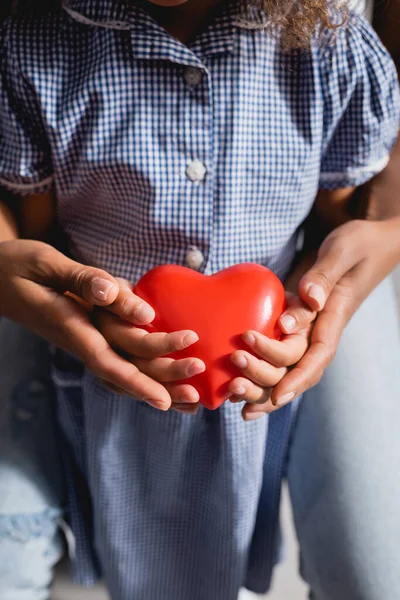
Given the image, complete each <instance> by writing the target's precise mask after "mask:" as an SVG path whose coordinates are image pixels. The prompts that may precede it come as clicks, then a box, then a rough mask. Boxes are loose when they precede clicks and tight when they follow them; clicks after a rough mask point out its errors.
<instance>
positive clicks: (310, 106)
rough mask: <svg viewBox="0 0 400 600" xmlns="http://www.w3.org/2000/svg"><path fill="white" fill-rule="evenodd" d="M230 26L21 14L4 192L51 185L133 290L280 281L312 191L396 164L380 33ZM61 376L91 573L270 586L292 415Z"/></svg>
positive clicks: (10, 56)
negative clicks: (187, 280) (313, 33)
mask: <svg viewBox="0 0 400 600" xmlns="http://www.w3.org/2000/svg"><path fill="white" fill-rule="evenodd" d="M236 12H237V11H236V10H235V8H234V3H228V4H227V5H226V7H225V8H224V9H223V10H222V11H221V13H220V14H219V15H218V16H216V17H215V19H214V21H213V22H212V23H211V24H210V25H209V27H208V28H207V29H206V30H205V31H203V32H202V33H201V34H200V35H199V36H198V37H197V38H196V39H195V40H194V42H193V43H192V44H190V45H189V47H185V46H184V45H182V44H181V43H179V42H178V41H177V40H175V39H173V38H171V37H170V36H169V35H167V33H166V32H165V31H164V30H163V29H162V28H161V27H160V26H158V25H157V24H156V23H155V22H154V21H153V20H152V19H151V18H150V16H149V15H147V14H146V12H145V10H144V9H143V7H140V6H139V5H136V4H132V3H129V2H128V3H125V2H124V1H123V0H122V1H121V2H116V1H115V0H69V1H68V2H65V4H64V8H63V9H62V10H60V11H56V12H54V14H52V15H47V16H45V17H39V16H37V17H36V16H33V17H26V18H24V19H22V18H20V19H19V20H10V21H8V22H6V24H5V26H4V28H3V31H2V41H1V44H2V46H1V88H0V95H1V99H0V102H1V105H0V111H1V112H0V180H1V182H2V183H3V184H4V185H7V186H8V187H9V188H11V189H12V190H14V191H15V192H17V193H21V194H29V193H32V192H38V191H40V190H44V189H46V188H48V187H49V186H50V185H53V186H54V187H55V190H56V192H57V197H58V202H59V220H60V223H61V225H62V227H63V229H64V230H65V232H66V234H67V236H68V240H69V250H70V252H71V253H72V255H74V256H75V257H76V258H77V259H78V260H81V261H83V262H85V263H90V264H94V265H97V266H99V267H102V268H105V269H107V270H109V271H110V272H111V273H112V274H114V275H117V276H122V277H125V278H127V279H129V280H131V281H136V280H138V279H139V277H140V276H141V275H142V274H143V273H145V272H146V271H147V270H148V269H151V268H152V267H154V266H156V265H160V264H163V263H177V264H185V261H187V260H188V256H189V255H190V252H191V250H190V248H192V247H195V248H196V249H197V250H196V251H195V256H196V257H198V256H201V257H202V259H203V264H202V265H200V264H198V267H199V268H200V269H201V270H202V271H203V272H204V273H213V272H215V271H218V270H220V269H223V268H225V267H228V266H229V265H232V264H235V263H240V262H245V261H251V262H257V263H261V264H264V265H267V266H268V267H270V268H272V269H274V270H275V271H276V272H277V273H278V275H280V276H281V277H284V276H285V274H286V273H287V271H288V269H289V267H290V263H291V261H292V259H293V255H294V252H295V247H296V238H297V231H298V228H299V225H300V224H301V222H302V221H303V220H304V218H305V217H306V215H307V213H308V212H309V210H310V208H311V205H312V203H313V199H314V197H315V194H316V192H317V190H318V188H326V189H334V188H340V187H345V186H354V185H358V184H361V183H363V182H365V181H366V180H367V179H369V178H371V177H372V176H373V175H374V174H376V173H377V172H378V171H380V170H381V169H382V168H383V167H384V166H385V164H386V162H387V160H388V153H389V151H390V148H391V145H392V143H393V140H394V137H395V135H396V133H397V129H398V112H399V98H398V86H397V80H396V74H395V71H394V68H393V65H392V63H391V61H390V59H389V58H388V56H387V54H386V53H385V51H384V50H383V49H382V47H381V46H380V44H379V42H378V41H377V39H376V37H375V35H374V34H373V33H372V31H371V30H370V29H369V27H368V25H367V24H366V23H365V22H364V21H362V20H359V19H357V18H356V17H351V18H350V21H349V23H348V25H347V26H346V27H345V28H343V29H341V30H340V31H339V32H338V37H337V41H336V43H335V44H330V45H323V46H321V45H318V44H317V43H316V44H314V45H313V46H312V48H311V50H310V51H293V52H284V51H282V50H281V49H280V47H279V44H278V43H277V41H276V40H275V39H273V38H272V37H271V36H270V35H269V34H268V33H266V32H265V31H263V30H260V29H248V28H246V27H245V26H244V24H243V23H242V21H241V20H240V18H239V17H238V15H237V14H236ZM55 362H56V363H57V369H58V370H57V371H56V375H55V378H56V381H57V383H58V406H59V417H60V423H61V427H62V431H63V436H64V440H65V456H66V465H67V471H68V474H69V478H70V483H71V485H70V497H69V516H70V523H71V526H72V529H73V532H74V534H75V539H76V561H75V567H76V572H77V575H78V578H79V580H80V581H81V582H85V583H90V582H92V581H94V580H95V578H96V576H97V575H98V574H99V573H102V574H103V576H104V577H105V578H106V580H107V583H108V586H109V588H110V590H111V593H112V597H113V598H114V599H115V600H161V599H163V600H189V599H190V600H236V598H237V593H238V589H239V588H240V586H242V585H247V586H248V587H249V588H250V589H253V590H255V591H263V590H265V589H267V587H268V585H269V582H270V577H271V571H272V567H273V564H274V562H275V561H276V559H277V552H278V537H279V536H278V526H277V523H278V508H279V498H280V484H281V478H282V473H283V471H284V464H285V457H286V452H287V446H288V440H289V435H290V426H291V411H292V408H291V407H286V408H284V409H283V410H281V411H279V412H278V413H276V414H274V415H272V416H271V417H270V418H269V419H265V420H262V421H257V422H251V423H245V422H243V421H242V419H241V416H240V409H241V407H240V406H237V405H232V404H230V403H227V404H226V405H224V406H223V407H221V408H220V409H219V410H217V411H215V412H209V411H207V410H205V409H204V410H201V411H200V412H199V414H198V415H197V416H196V417H191V416H185V415H181V414H177V413H173V412H171V413H168V414H164V413H160V412H157V411H156V410H154V409H152V408H150V407H149V406H147V405H145V404H143V403H140V402H137V401H134V400H132V399H130V398H121V397H118V396H115V395H113V394H111V393H110V392H108V391H106V390H105V388H104V387H103V386H102V385H101V383H100V382H99V381H97V380H96V379H95V378H94V377H93V376H92V375H91V374H90V373H87V372H83V373H82V369H81V368H80V366H79V365H77V364H76V363H75V362H74V361H72V359H70V358H69V357H67V356H64V355H62V354H57V355H56V358H55ZM81 384H82V385H81Z"/></svg>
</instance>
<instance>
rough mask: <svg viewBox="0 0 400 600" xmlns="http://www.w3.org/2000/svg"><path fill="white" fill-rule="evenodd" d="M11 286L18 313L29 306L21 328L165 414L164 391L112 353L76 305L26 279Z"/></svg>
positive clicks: (167, 404) (167, 400)
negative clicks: (35, 332)
mask: <svg viewBox="0 0 400 600" xmlns="http://www.w3.org/2000/svg"><path fill="white" fill-rule="evenodd" d="M13 285H14V286H15V289H14V292H15V297H16V298H18V303H19V305H20V312H21V313H24V314H27V312H28V311H26V310H23V307H24V306H25V308H26V306H29V315H30V316H29V319H30V320H29V322H23V324H25V325H26V326H28V327H30V328H31V329H33V330H35V331H37V332H38V333H39V334H40V335H42V336H43V337H45V338H46V339H47V340H49V341H50V342H52V343H54V344H55V345H57V346H59V347H61V348H63V349H65V350H67V351H69V352H71V353H72V354H74V355H75V356H77V357H78V358H80V359H81V360H82V361H83V362H84V363H85V365H86V366H87V367H88V369H89V370H90V371H92V372H93V373H94V374H95V375H96V376H97V377H99V378H100V379H104V380H106V381H108V382H109V383H111V384H112V385H114V386H117V387H120V388H122V389H124V390H125V391H126V393H127V394H128V395H131V396H134V397H136V398H139V399H142V400H145V401H146V402H148V403H149V404H151V405H152V406H155V407H156V408H159V409H161V410H168V408H169V407H170V405H171V397H170V395H169V393H168V392H167V390H166V389H165V387H164V386H163V385H161V384H160V383H158V382H156V381H154V380H152V379H151V378H150V377H148V376H146V375H145V374H143V373H140V372H139V371H138V369H137V367H135V365H132V364H131V363H130V362H129V361H127V360H124V359H123V358H122V357H121V356H119V355H118V354H117V353H116V352H114V350H113V349H112V348H111V347H110V346H109V344H108V343H107V341H106V340H105V339H104V337H103V336H102V335H101V333H100V332H99V331H98V330H97V329H96V328H95V327H94V326H93V324H92V323H91V321H90V318H89V315H88V314H87V312H86V311H85V310H84V309H83V308H82V307H81V306H80V305H79V304H77V303H76V302H75V301H74V300H71V299H70V298H67V297H65V296H63V295H62V294H58V293H57V292H55V291H54V290H51V289H48V288H45V287H43V286H41V285H38V284H36V283H34V282H33V281H29V280H27V279H22V278H17V279H16V281H15V280H14V282H13ZM17 310H18V307H17Z"/></svg>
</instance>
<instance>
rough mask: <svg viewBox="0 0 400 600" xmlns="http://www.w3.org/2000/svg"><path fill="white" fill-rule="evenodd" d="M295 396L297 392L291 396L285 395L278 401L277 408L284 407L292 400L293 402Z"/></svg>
mask: <svg viewBox="0 0 400 600" xmlns="http://www.w3.org/2000/svg"><path fill="white" fill-rule="evenodd" d="M295 395H296V394H295V392H290V394H285V395H284V396H281V397H280V398H278V400H277V401H276V404H275V406H284V405H285V404H287V403H288V402H290V401H291V400H293V398H294V397H295Z"/></svg>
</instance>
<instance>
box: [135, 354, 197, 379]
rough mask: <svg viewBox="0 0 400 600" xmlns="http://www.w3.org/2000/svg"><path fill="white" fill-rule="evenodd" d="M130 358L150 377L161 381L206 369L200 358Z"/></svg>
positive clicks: (184, 377) (187, 375)
mask: <svg viewBox="0 0 400 600" xmlns="http://www.w3.org/2000/svg"><path fill="white" fill-rule="evenodd" d="M130 360H131V362H132V364H134V365H135V366H136V367H137V368H138V369H139V371H140V372H141V373H145V374H146V375H147V376H148V377H151V378H152V379H154V380H156V381H159V382H160V383H167V382H172V381H180V380H181V379H188V378H190V377H193V376H194V375H199V374H200V373H203V372H204V371H205V370H206V366H205V364H204V362H203V361H202V360H200V359H199V358H182V359H180V360H174V359H173V358H154V359H152V360H146V359H143V358H138V357H136V356H132V357H131V358H130Z"/></svg>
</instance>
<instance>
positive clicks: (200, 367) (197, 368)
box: [187, 362, 206, 376]
mask: <svg viewBox="0 0 400 600" xmlns="http://www.w3.org/2000/svg"><path fill="white" fill-rule="evenodd" d="M205 370H206V367H205V365H204V364H201V363H198V362H192V363H191V364H190V365H189V366H188V369H187V374H188V375H190V376H193V375H199V374H200V373H204V371H205Z"/></svg>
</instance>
